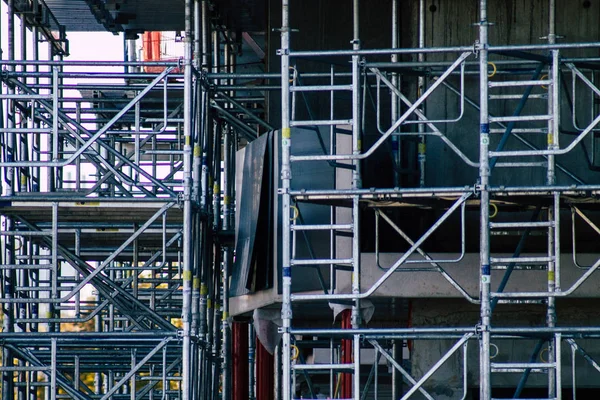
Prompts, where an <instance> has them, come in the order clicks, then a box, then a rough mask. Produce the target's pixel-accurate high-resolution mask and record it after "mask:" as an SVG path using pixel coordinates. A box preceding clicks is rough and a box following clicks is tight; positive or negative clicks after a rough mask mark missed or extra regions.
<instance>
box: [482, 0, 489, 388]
mask: <svg viewBox="0 0 600 400" xmlns="http://www.w3.org/2000/svg"><path fill="white" fill-rule="evenodd" d="M479 8H480V9H479V13H480V14H479V46H480V51H479V105H480V107H481V109H480V114H479V115H480V116H479V121H480V131H479V133H480V138H479V184H480V192H481V194H480V196H481V205H480V244H479V249H480V250H479V251H480V254H479V257H480V266H481V270H480V297H481V307H480V325H481V337H480V343H479V398H480V399H481V400H490V399H491V397H492V385H491V380H490V373H491V365H490V364H491V363H490V324H491V297H490V283H491V271H490V232H489V218H490V213H489V207H490V194H489V191H488V185H489V176H490V168H489V143H490V139H489V130H490V125H489V123H490V121H489V111H488V49H487V47H488V20H487V0H480V3H479Z"/></svg>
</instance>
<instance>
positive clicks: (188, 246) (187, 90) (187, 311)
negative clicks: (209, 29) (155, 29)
mask: <svg viewBox="0 0 600 400" xmlns="http://www.w3.org/2000/svg"><path fill="white" fill-rule="evenodd" d="M192 45H193V43H192V0H186V1H185V38H184V46H185V50H184V51H185V55H184V60H183V62H184V94H183V102H184V106H183V112H184V128H183V134H184V140H185V142H184V151H185V154H184V156H183V162H184V167H183V272H182V275H183V304H182V310H181V314H182V322H183V333H182V334H183V346H182V372H181V376H182V379H183V380H182V383H181V385H182V386H181V392H182V400H191V387H192V382H193V378H192V371H191V354H190V352H191V344H192V343H191V336H190V329H191V301H192V277H193V267H192V261H193V260H192V204H191V195H192V193H191V189H192V159H191V158H192V129H193V128H192V97H193V91H192Z"/></svg>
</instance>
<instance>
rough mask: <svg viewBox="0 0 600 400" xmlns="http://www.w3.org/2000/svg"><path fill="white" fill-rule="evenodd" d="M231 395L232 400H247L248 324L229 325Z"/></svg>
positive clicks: (235, 323) (236, 323)
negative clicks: (230, 341) (230, 340)
mask: <svg viewBox="0 0 600 400" xmlns="http://www.w3.org/2000/svg"><path fill="white" fill-rule="evenodd" d="M231 339H232V350H231V365H232V368H231V378H232V379H231V380H232V385H231V393H232V400H248V398H250V396H249V389H248V385H249V384H250V382H249V379H250V378H249V375H248V370H249V368H248V324H245V323H241V322H234V323H232V324H231Z"/></svg>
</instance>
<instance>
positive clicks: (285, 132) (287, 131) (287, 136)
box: [281, 128, 292, 139]
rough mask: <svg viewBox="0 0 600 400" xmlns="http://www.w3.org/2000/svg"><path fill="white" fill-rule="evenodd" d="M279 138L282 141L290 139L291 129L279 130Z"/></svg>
mask: <svg viewBox="0 0 600 400" xmlns="http://www.w3.org/2000/svg"><path fill="white" fill-rule="evenodd" d="M281 137H283V138H284V139H291V137H292V129H291V128H283V129H282V130H281Z"/></svg>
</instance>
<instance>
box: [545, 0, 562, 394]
mask: <svg viewBox="0 0 600 400" xmlns="http://www.w3.org/2000/svg"><path fill="white" fill-rule="evenodd" d="M555 43H556V0H549V2H548V44H555ZM551 54H552V65H551V69H550V71H549V73H548V77H549V78H550V79H551V82H552V83H551V84H550V85H549V86H548V90H549V91H550V93H548V100H549V101H548V114H549V115H551V116H552V118H551V119H550V120H548V149H549V150H554V149H556V148H558V133H559V109H560V108H559V107H560V103H559V98H558V94H559V93H558V91H559V79H560V77H559V68H560V66H559V58H558V57H559V51H558V50H552V51H551ZM546 183H547V184H548V185H549V186H552V185H555V184H556V170H555V156H553V155H549V156H548V169H547V178H546ZM553 197H554V201H553V202H552V205H550V206H548V221H549V222H551V223H552V222H553V223H554V224H551V225H550V226H549V227H548V257H549V260H550V261H549V262H548V292H549V293H552V292H554V291H555V290H556V281H555V279H556V271H557V269H558V268H559V266H558V262H559V257H560V250H559V251H558V252H555V250H556V244H557V243H555V239H556V238H557V236H556V237H555V235H556V233H558V232H559V226H558V221H559V213H560V198H559V193H558V192H555V193H554V196H553ZM547 301H548V307H547V311H546V325H547V326H548V327H549V328H553V327H555V326H556V298H555V297H552V296H550V297H548V300H547ZM559 347H560V346H559V344H558V343H556V336H552V339H550V341H549V342H548V362H549V363H555V362H556V361H557V359H558V360H559V359H560V355H557V354H556V353H555V351H556V349H557V348H559ZM556 371H557V369H556V368H550V369H549V370H548V397H550V398H557V397H558V398H560V392H558V393H557V391H560V388H558V387H557V384H556V383H557V376H556Z"/></svg>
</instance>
